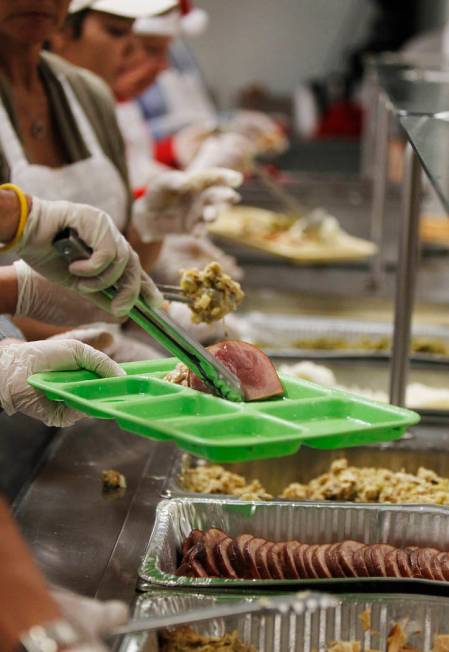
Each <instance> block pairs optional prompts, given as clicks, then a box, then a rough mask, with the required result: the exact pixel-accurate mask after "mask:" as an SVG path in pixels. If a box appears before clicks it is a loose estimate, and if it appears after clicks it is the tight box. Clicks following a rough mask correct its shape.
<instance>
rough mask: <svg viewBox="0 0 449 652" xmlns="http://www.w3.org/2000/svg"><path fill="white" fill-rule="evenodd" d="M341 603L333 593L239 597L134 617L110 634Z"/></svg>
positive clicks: (303, 610) (309, 609)
mask: <svg viewBox="0 0 449 652" xmlns="http://www.w3.org/2000/svg"><path fill="white" fill-rule="evenodd" d="M337 605H338V601H337V599H336V598H334V597H333V596H331V595H327V594H326V593H309V592H302V593H294V594H287V595H283V596H276V597H273V598H270V597H262V598H258V599H256V600H239V601H233V602H230V603H227V604H215V605H212V606H209V607H201V608H197V609H190V610H188V611H184V612H183V613H181V614H171V615H168V616H152V617H151V618H142V619H138V620H131V621H130V622H128V623H127V624H126V625H123V626H122V627H118V628H116V629H115V630H113V632H112V633H111V634H110V636H123V635H125V634H138V633H141V632H151V631H154V630H157V629H165V628H167V627H178V626H181V625H187V624H189V625H190V624H192V623H199V622H204V621H206V620H214V619H216V618H227V617H230V616H242V615H245V614H257V615H263V614H270V613H274V614H281V615H285V614H288V613H292V612H293V613H295V614H297V615H301V614H304V613H313V612H315V611H317V610H318V609H330V608H335V607H336V606H337Z"/></svg>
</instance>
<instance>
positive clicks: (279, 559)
mask: <svg viewBox="0 0 449 652" xmlns="http://www.w3.org/2000/svg"><path fill="white" fill-rule="evenodd" d="M286 545H287V542H286V541H281V542H279V543H275V544H274V546H273V547H272V548H270V550H269V552H268V557H267V559H268V569H269V571H270V575H271V577H272V578H273V579H274V580H285V579H286V576H285V572H284V557H285V547H286Z"/></svg>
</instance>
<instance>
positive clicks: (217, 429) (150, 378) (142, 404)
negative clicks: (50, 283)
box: [28, 358, 419, 462]
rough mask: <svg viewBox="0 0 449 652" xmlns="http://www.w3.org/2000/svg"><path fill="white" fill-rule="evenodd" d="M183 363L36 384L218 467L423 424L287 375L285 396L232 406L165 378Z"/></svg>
mask: <svg viewBox="0 0 449 652" xmlns="http://www.w3.org/2000/svg"><path fill="white" fill-rule="evenodd" d="M177 362H178V361H177V360H176V359H175V358H171V359H164V360H150V361H146V362H130V363H126V364H123V365H122V367H123V369H124V370H125V371H126V373H127V376H123V377H116V378H98V377H97V376H95V374H93V373H91V372H88V371H53V372H48V373H40V374H35V375H33V376H31V377H30V378H29V379H28V382H29V383H30V384H31V385H33V387H36V388H38V389H40V390H42V391H43V392H45V394H46V396H47V397H48V398H49V399H51V400H55V401H64V403H65V404H66V405H68V406H69V407H71V408H74V409H76V410H80V411H81V412H85V413H86V414H88V415H89V416H91V417H97V418H100V419H114V421H116V422H117V424H118V425H119V426H120V427H121V428H123V430H128V431H129V432H133V433H135V434H137V435H142V436H144V437H151V438H152V439H159V440H173V441H174V442H176V444H177V445H178V446H179V447H180V448H182V449H183V450H185V451H187V452H189V453H192V454H193V455H197V456H200V457H204V458H206V459H208V460H211V461H213V462H239V461H244V460H253V459H258V458H264V457H281V456H284V455H290V454H292V453H295V452H296V451H297V450H298V448H299V447H300V446H301V444H306V445H307V446H311V447H313V448H344V447H348V446H359V445H361V444H374V443H378V442H383V441H390V440H393V439H399V438H400V437H401V436H402V434H403V433H404V432H405V430H406V428H407V427H408V426H410V425H412V424H414V423H417V422H418V421H419V416H418V415H417V414H416V413H415V412H411V411H410V410H405V409H402V408H398V407H395V406H392V405H383V404H381V403H377V402H375V401H370V400H367V399H365V398H362V397H358V396H355V395H352V394H348V393H346V392H342V391H340V390H333V389H329V388H326V387H321V386H319V385H315V384H314V383H310V382H307V381H305V380H297V379H296V378H292V377H289V376H281V380H282V383H283V385H284V388H285V396H284V397H282V398H276V399H272V400H269V401H259V402H255V403H231V402H229V401H226V400H224V399H221V398H217V397H215V396H210V395H207V394H201V393H200V392H197V391H195V390H192V389H190V388H186V387H180V386H178V385H173V384H171V383H168V382H166V381H164V380H163V378H164V376H165V375H166V374H167V372H168V371H171V370H172V369H173V368H174V367H175V366H176V364H177Z"/></svg>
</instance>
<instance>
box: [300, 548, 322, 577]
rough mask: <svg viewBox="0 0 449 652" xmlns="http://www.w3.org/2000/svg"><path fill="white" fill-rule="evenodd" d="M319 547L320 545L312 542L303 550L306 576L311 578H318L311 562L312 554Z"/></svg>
mask: <svg viewBox="0 0 449 652" xmlns="http://www.w3.org/2000/svg"><path fill="white" fill-rule="evenodd" d="M319 547H320V546H319V545H318V544H314V545H312V546H307V549H306V550H305V551H304V567H305V570H306V574H307V577H308V578H309V579H311V580H317V579H319V575H318V573H317V571H316V570H315V566H314V563H313V554H314V552H316V551H317V550H318V548H319Z"/></svg>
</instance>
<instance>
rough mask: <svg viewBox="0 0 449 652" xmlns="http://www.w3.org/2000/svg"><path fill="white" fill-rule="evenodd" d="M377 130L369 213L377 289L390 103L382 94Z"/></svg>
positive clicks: (373, 282)
mask: <svg viewBox="0 0 449 652" xmlns="http://www.w3.org/2000/svg"><path fill="white" fill-rule="evenodd" d="M376 115H377V128H376V143H375V147H376V155H375V167H374V184H373V203H372V211H371V240H372V241H373V242H375V244H376V245H377V246H378V248H379V251H378V254H377V255H376V256H374V257H373V259H372V262H371V278H370V285H371V287H373V288H378V287H379V286H380V285H381V283H382V279H383V273H384V261H383V255H382V240H383V232H384V219H385V201H386V193H387V179H388V138H389V127H390V115H391V110H390V103H389V100H388V98H387V97H386V96H385V94H384V93H382V92H380V93H379V95H378V98H377V112H376Z"/></svg>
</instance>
